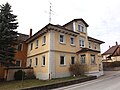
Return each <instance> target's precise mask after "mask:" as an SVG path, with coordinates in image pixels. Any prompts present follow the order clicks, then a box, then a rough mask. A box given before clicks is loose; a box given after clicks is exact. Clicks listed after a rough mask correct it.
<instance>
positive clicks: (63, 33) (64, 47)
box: [26, 19, 104, 80]
mask: <svg viewBox="0 0 120 90" xmlns="http://www.w3.org/2000/svg"><path fill="white" fill-rule="evenodd" d="M88 26H89V25H88V24H87V23H86V22H85V21H84V20H83V19H74V20H72V21H70V22H68V23H67V24H65V25H63V26H60V25H53V24H48V25H46V26H45V27H44V28H42V29H41V30H39V31H38V32H37V33H35V34H34V35H33V36H31V37H30V38H29V39H27V40H26V43H27V44H28V51H27V66H28V67H33V69H34V73H35V75H36V78H38V79H44V80H45V79H51V78H60V77H66V76H70V72H69V67H70V64H74V63H81V64H85V65H87V66H88V67H89V71H88V72H86V74H87V75H96V76H101V75H103V71H102V63H101V55H100V44H102V43H104V42H103V41H100V40H97V39H94V38H92V37H89V36H88V34H87V27H88Z"/></svg>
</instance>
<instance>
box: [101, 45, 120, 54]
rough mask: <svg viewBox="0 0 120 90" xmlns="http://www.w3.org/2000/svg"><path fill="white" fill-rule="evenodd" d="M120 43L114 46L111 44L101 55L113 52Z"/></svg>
mask: <svg viewBox="0 0 120 90" xmlns="http://www.w3.org/2000/svg"><path fill="white" fill-rule="evenodd" d="M119 46H120V45H116V46H112V47H111V48H109V49H108V50H107V51H105V52H104V53H103V54H102V55H107V54H111V55H112V54H113V53H114V52H115V51H116V50H117V48H118V47H119Z"/></svg>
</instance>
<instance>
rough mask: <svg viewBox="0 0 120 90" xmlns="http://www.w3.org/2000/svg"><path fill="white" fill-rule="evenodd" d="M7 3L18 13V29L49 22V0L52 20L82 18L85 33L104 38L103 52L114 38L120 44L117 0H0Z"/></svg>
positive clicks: (119, 2) (24, 30)
mask: <svg viewBox="0 0 120 90" xmlns="http://www.w3.org/2000/svg"><path fill="white" fill-rule="evenodd" d="M6 2H8V3H10V5H11V6H12V10H13V13H14V14H15V15H17V16H18V17H17V19H18V22H19V27H18V29H17V31H19V32H20V33H24V34H29V29H30V28H32V29H33V34H34V33H36V32H37V31H38V30H40V29H41V28H42V27H44V26H45V25H46V24H48V23H49V6H50V4H49V2H51V3H52V11H53V12H52V16H51V18H52V20H51V23H53V24H60V25H63V24H65V23H67V22H69V21H70V20H72V19H75V18H83V19H84V20H85V21H86V22H87V23H88V24H89V27H88V35H89V36H91V37H93V38H96V39H99V40H103V41H104V42H105V44H103V45H101V50H102V52H104V51H106V50H107V49H108V47H109V45H110V46H113V45H115V42H116V41H117V42H118V44H120V0H0V4H5V3H6Z"/></svg>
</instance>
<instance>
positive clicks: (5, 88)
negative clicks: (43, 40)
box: [0, 76, 86, 90]
mask: <svg viewBox="0 0 120 90" xmlns="http://www.w3.org/2000/svg"><path fill="white" fill-rule="evenodd" d="M84 77H86V76H82V77H65V78H58V79H52V80H36V79H32V80H23V81H8V82H0V90H18V89H20V88H25V87H31V86H42V85H48V84H53V83H59V82H64V81H69V80H75V79H78V78H84Z"/></svg>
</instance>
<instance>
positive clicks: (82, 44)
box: [79, 37, 85, 47]
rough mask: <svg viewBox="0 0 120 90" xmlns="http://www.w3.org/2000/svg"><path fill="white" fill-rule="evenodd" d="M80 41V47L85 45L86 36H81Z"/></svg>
mask: <svg viewBox="0 0 120 90" xmlns="http://www.w3.org/2000/svg"><path fill="white" fill-rule="evenodd" d="M79 43H80V47H85V38H83V37H80V40H79Z"/></svg>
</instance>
